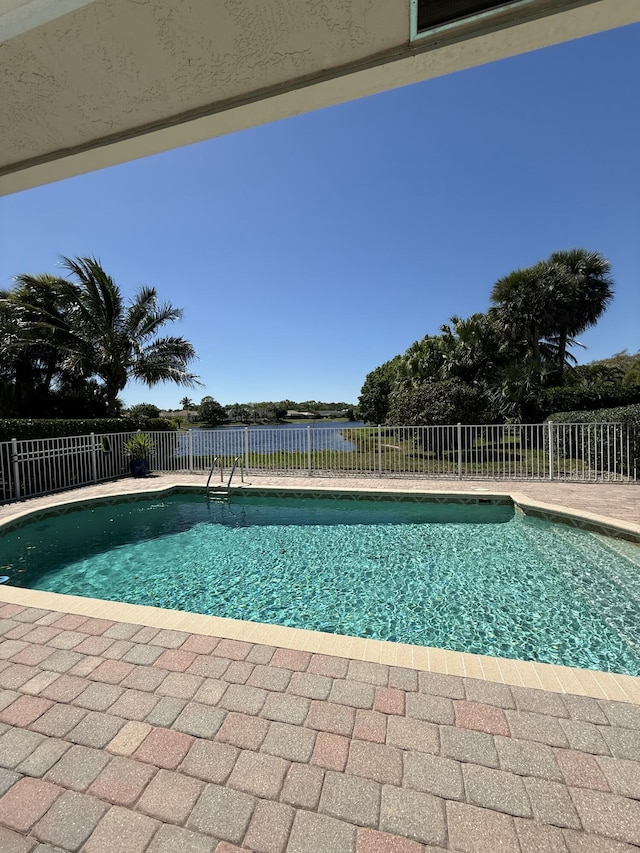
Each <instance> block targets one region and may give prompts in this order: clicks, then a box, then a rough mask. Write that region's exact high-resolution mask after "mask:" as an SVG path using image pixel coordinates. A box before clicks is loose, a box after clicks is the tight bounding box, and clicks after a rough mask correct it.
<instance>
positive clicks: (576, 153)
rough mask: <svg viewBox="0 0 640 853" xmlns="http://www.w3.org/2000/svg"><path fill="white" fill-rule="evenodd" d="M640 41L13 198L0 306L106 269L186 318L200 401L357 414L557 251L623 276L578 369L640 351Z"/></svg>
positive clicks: (428, 85)
mask: <svg viewBox="0 0 640 853" xmlns="http://www.w3.org/2000/svg"><path fill="white" fill-rule="evenodd" d="M639 80H640V25H635V26H631V27H626V28H623V29H619V30H614V31H612V32H608V33H603V34H600V35H597V36H592V37H590V38H588V39H582V40H579V41H574V42H570V43H568V44H564V45H560V46H558V47H553V48H548V49H546V50H543V51H537V52H535V53H530V54H526V55H523V56H519V57H516V58H513V59H509V60H504V61H502V62H498V63H493V64H491V65H486V66H483V67H480V68H475V69H473V70H470V71H465V72H460V73H458V74H454V75H451V76H448V77H444V78H441V79H436V80H431V81H426V82H424V83H420V84H416V85H413V86H409V87H407V88H404V89H398V90H395V91H393V92H387V93H384V94H380V95H376V96H372V97H369V98H365V99H363V100H360V101H354V102H351V103H348V104H343V105H340V106H337V107H333V108H330V109H325V110H321V111H319V112H315V113H310V114H308V115H303V116H298V117H296V118H291V119H287V120H284V121H280V122H277V123H275V124H271V125H267V126H264V127H258V128H254V129H251V130H248V131H243V132H241V133H238V134H235V135H233V136H227V137H222V138H219V139H213V140H210V141H207V142H203V143H199V144H197V145H192V146H189V147H187V148H182V149H180V150H176V151H171V152H168V153H164V154H159V155H156V156H154V157H150V158H147V159H145V160H138V161H135V162H132V163H127V164H124V165H122V166H116V167H113V168H110V169H107V170H104V171H101V172H96V173H93V174H89V175H84V176H80V177H77V178H72V179H70V180H67V181H63V182H60V183H57V184H51V185H48V186H45V187H40V188H38V189H34V190H29V191H27V192H23V193H20V194H17V195H15V196H10V197H6V198H2V199H0V233H1V240H2V242H1V244H0V287H8V286H10V285H11V282H12V277H13V276H14V275H16V274H18V273H27V272H28V273H40V272H51V273H56V272H59V268H58V267H57V264H58V262H59V257H60V256H61V255H67V256H71V257H73V256H78V255H94V256H96V257H97V258H98V259H99V260H100V261H101V263H102V265H103V267H104V268H105V270H106V271H107V272H108V273H109V274H111V275H112V276H113V278H114V279H115V280H116V282H117V283H118V284H119V285H120V286H121V288H122V290H123V292H124V293H125V295H126V296H127V297H129V296H131V295H132V294H133V293H134V292H135V291H136V290H137V288H138V287H139V286H140V285H142V284H151V285H154V286H156V287H157V289H158V291H159V294H160V296H161V297H162V298H163V299H168V300H170V301H171V302H173V303H174V304H175V305H176V306H179V307H181V308H183V309H184V318H183V320H182V321H181V322H180V323H179V324H177V323H176V324H172V325H171V326H169V327H167V332H168V333H170V334H181V335H183V336H184V337H186V338H188V339H189V340H190V341H192V343H193V344H194V346H195V348H196V350H197V353H198V355H199V361H198V362H197V363H196V364H195V370H196V372H197V373H199V374H200V376H201V378H202V381H203V383H204V387H202V388H196V389H193V390H189V389H182V388H181V387H179V386H175V385H159V386H156V387H155V388H152V389H148V388H146V387H145V386H138V385H131V386H128V387H127V389H126V390H125V392H124V394H123V398H124V400H125V402H126V403H127V404H132V403H138V402H151V403H156V404H157V405H159V406H160V407H167V408H177V407H178V405H179V400H180V398H181V397H183V396H184V395H185V394H187V395H188V396H191V397H192V398H194V399H195V400H196V401H199V400H200V399H201V397H202V396H204V395H205V394H210V395H211V396H213V397H215V398H216V399H217V400H218V401H219V402H221V403H223V404H228V403H232V402H236V401H238V402H250V401H261V400H278V399H283V398H290V399H293V400H297V401H300V400H305V399H318V400H325V401H339V400H345V401H348V402H356V400H357V397H358V394H359V391H360V388H361V386H362V383H363V381H364V378H365V375H366V374H367V373H368V372H369V371H370V370H372V369H373V368H375V367H377V366H378V365H379V364H381V363H382V362H384V361H386V360H387V359H389V358H392V357H393V356H394V355H396V354H397V353H400V352H403V351H404V350H405V349H406V348H407V347H408V346H409V345H410V344H411V343H412V342H413V341H414V340H417V339H418V338H421V337H422V336H423V335H425V334H433V333H437V332H438V330H439V327H440V325H441V324H442V323H444V322H446V321H447V319H448V318H449V317H450V316H451V315H452V314H458V315H461V316H467V315H469V314H471V313H473V312H475V311H484V310H486V309H487V308H488V306H489V294H490V291H491V287H492V285H493V284H494V282H495V281H496V280H497V279H498V278H500V277H501V276H503V275H505V274H507V273H509V272H510V271H511V270H513V269H515V268H517V267H522V266H529V265H530V264H532V263H534V262H536V261H538V260H540V259H542V258H545V257H547V256H548V255H549V254H550V253H551V252H552V251H555V250H557V249H569V248H573V247H578V246H579V247H583V248H587V249H591V250H596V251H599V252H602V253H603V254H604V255H605V256H606V257H608V258H609V260H610V261H611V263H612V266H613V273H614V278H615V282H616V297H615V300H614V303H613V305H612V307H611V308H610V309H609V311H608V312H607V314H606V315H605V316H604V318H603V319H602V320H601V321H600V322H599V324H598V326H597V327H596V328H594V329H592V330H590V331H589V332H587V333H585V334H584V335H583V336H582V342H583V343H584V344H586V345H587V347H588V348H587V349H586V350H584V351H580V350H578V351H577V352H576V355H577V356H578V358H579V360H580V361H591V360H593V359H597V358H605V357H607V356H609V355H612V354H613V353H615V352H619V351H620V350H622V349H625V348H626V349H629V350H630V351H632V352H635V351H636V350H638V349H640V275H639V273H640V154H639V152H640V142H639V140H640V111H639V110H638V101H637V92H638V81H639Z"/></svg>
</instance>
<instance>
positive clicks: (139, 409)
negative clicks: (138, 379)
mask: <svg viewBox="0 0 640 853" xmlns="http://www.w3.org/2000/svg"><path fill="white" fill-rule="evenodd" d="M127 414H128V416H129V417H130V418H134V419H135V420H144V419H145V418H159V417H160V409H159V408H158V407H157V406H154V405H153V403H138V404H137V405H135V406H130V407H129V411H128V413H127Z"/></svg>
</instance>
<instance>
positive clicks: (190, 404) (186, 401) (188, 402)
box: [180, 397, 196, 409]
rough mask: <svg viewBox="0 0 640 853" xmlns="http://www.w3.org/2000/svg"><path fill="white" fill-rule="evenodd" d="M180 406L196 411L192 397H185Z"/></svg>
mask: <svg viewBox="0 0 640 853" xmlns="http://www.w3.org/2000/svg"><path fill="white" fill-rule="evenodd" d="M180 405H181V407H182V408H183V409H195V407H196V403H194V402H193V400H192V399H191V397H183V398H182V400H180Z"/></svg>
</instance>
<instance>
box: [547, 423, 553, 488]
mask: <svg viewBox="0 0 640 853" xmlns="http://www.w3.org/2000/svg"><path fill="white" fill-rule="evenodd" d="M547 424H548V429H549V479H550V480H553V421H547Z"/></svg>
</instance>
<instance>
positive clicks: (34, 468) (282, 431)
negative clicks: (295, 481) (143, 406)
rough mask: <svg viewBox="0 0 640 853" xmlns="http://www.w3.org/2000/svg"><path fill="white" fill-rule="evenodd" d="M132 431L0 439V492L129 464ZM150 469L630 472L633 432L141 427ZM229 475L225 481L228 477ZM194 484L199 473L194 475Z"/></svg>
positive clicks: (568, 476) (100, 475)
mask: <svg viewBox="0 0 640 853" xmlns="http://www.w3.org/2000/svg"><path fill="white" fill-rule="evenodd" d="M134 434H135V433H131V432H128V433H108V434H104V435H97V434H93V433H92V434H91V435H82V436H68V437H63V438H48V439H32V440H21V441H18V440H15V439H14V440H12V441H8V442H1V443H0V501H2V502H8V501H12V500H18V499H20V498H25V497H32V496H36V495H42V494H47V493H49V492H55V491H59V490H62V489H67V488H71V487H74V486H81V485H87V484H89V483H98V482H102V481H105V480H110V479H114V478H117V477H123V476H127V475H128V473H129V459H128V456H127V454H126V452H125V449H124V445H125V443H126V441H127V440H128V439H129V438H130V437H131V436H132V435H134ZM150 435H151V436H152V438H153V445H154V447H153V451H152V453H151V456H150V459H149V464H150V468H151V469H152V470H154V471H162V472H174V473H181V472H183V473H199V472H201V473H203V474H206V473H208V472H209V471H210V470H211V468H212V466H213V467H214V477H215V479H216V481H219V480H222V481H226V479H225V478H227V477H228V476H229V474H230V473H231V469H232V466H233V464H234V462H236V464H237V466H239V467H241V468H242V469H243V470H244V471H245V472H246V473H247V474H274V475H275V474H289V475H293V476H301V475H307V476H309V477H311V476H313V475H314V474H316V475H322V476H340V475H343V476H346V475H358V476H371V477H423V476H424V477H430V478H438V477H443V478H449V479H460V480H465V479H470V480H477V479H491V480H493V479H508V480H543V479H545V480H553V479H557V480H564V481H576V482H597V481H605V482H625V481H635V480H636V479H637V474H638V470H637V469H638V457H639V455H640V453H639V450H640V448H638V446H637V443H636V440H635V436H634V434H633V433H632V431H631V430H630V429H629V427H628V426H627V425H625V424H619V423H594V424H584V423H582V424H554V423H551V422H549V423H545V424H497V425H468V424H453V425H449V426H434V427H415V426H414V427H412V426H398V427H390V426H370V427H366V426H365V427H349V426H331V427H323V426H316V425H313V426H312V425H308V426H303V427H302V428H301V427H300V426H297V427H289V426H277V427H239V428H231V429H229V428H223V429H212V430H203V429H192V430H187V431H177V432H151V433H150ZM234 482H235V481H234ZM203 483H204V481H203Z"/></svg>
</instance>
